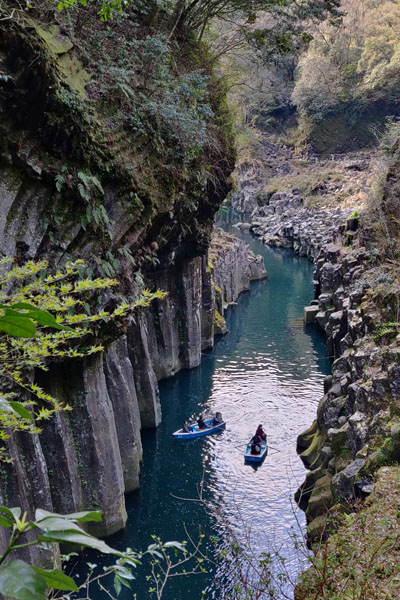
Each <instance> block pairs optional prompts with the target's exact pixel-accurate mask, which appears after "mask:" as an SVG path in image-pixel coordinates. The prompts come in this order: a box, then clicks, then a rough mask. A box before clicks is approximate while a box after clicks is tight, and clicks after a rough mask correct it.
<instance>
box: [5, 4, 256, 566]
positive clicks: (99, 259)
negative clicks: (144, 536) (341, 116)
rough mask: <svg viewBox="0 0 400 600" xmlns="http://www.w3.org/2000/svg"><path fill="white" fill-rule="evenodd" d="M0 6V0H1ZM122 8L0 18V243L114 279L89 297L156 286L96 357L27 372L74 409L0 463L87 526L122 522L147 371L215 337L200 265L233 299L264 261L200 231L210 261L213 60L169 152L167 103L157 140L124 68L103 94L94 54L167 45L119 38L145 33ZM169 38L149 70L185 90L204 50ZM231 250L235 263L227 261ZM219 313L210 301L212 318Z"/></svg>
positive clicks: (21, 490) (111, 298) (219, 104)
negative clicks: (201, 136)
mask: <svg viewBox="0 0 400 600" xmlns="http://www.w3.org/2000/svg"><path fill="white" fill-rule="evenodd" d="M7 6H11V5H10V4H9V3H7V2H6V3H4V2H2V3H1V6H0V9H1V10H2V11H4V10H6V9H7ZM135 10H138V9H136V8H135V9H133V13H132V14H131V15H130V17H129V18H126V19H122V20H117V21H116V22H115V23H114V24H113V25H108V26H107V27H104V25H102V24H101V23H100V22H99V21H98V18H97V16H96V14H95V13H93V11H92V12H91V8H90V7H89V8H88V9H87V11H86V16H87V20H86V21H85V22H79V18H78V21H75V22H74V27H72V28H71V22H70V20H68V18H67V17H66V16H61V17H59V16H55V14H54V12H52V13H51V14H50V15H49V14H48V12H46V11H44V12H40V11H39V12H33V13H32V14H30V15H29V16H28V17H27V16H26V15H25V14H20V13H19V12H18V11H17V13H16V18H10V19H7V21H0V87H1V94H0V135H1V138H0V172H1V175H0V214H1V218H0V220H1V222H0V251H1V253H2V254H3V255H9V256H12V257H15V259H16V261H17V263H19V264H22V263H23V262H25V261H27V260H37V259H42V258H45V259H47V260H49V263H50V269H51V268H53V267H54V266H56V265H58V264H63V263H65V262H66V261H67V260H71V259H74V258H77V257H79V258H83V259H85V260H86V275H87V276H112V277H116V278H117V279H118V280H119V289H118V290H117V292H116V293H114V292H113V293H107V294H105V295H103V296H102V297H101V299H100V302H101V304H100V308H104V307H107V306H110V305H115V303H117V302H119V301H121V300H124V299H134V298H136V297H138V296H139V295H140V293H141V290H142V289H143V287H144V286H147V287H150V288H151V289H162V290H164V291H166V292H167V293H168V295H167V297H166V299H165V300H164V301H158V300H157V301H155V302H154V303H153V305H152V306H151V307H150V309H143V310H141V311H140V312H138V313H136V314H135V315H134V318H130V319H129V320H127V322H126V323H125V325H124V327H123V328H122V329H121V327H120V328H118V329H117V328H114V329H113V328H108V329H107V330H106V329H105V328H100V330H99V331H100V333H99V334H98V335H99V341H101V342H103V344H104V345H105V347H106V348H105V351H104V354H103V355H97V356H96V357H94V358H93V357H92V358H88V359H85V360H79V361H78V360H76V361H71V360H69V361H65V362H63V363H61V364H51V365H49V371H48V372H46V373H45V374H42V373H37V374H36V375H35V377H36V378H37V381H38V382H39V383H40V384H41V385H42V386H43V388H44V389H46V390H48V391H49V392H51V393H52V394H54V395H55V396H56V397H57V398H59V399H60V400H62V401H65V402H66V403H68V404H70V405H71V406H72V411H71V412H70V413H68V414H67V413H59V414H58V415H57V416H56V417H55V418H54V419H53V420H52V421H49V422H48V423H47V424H46V426H45V427H44V430H43V433H42V434H41V435H40V436H36V435H34V436H28V435H25V434H19V435H17V436H14V437H12V438H11V440H10V442H9V451H10V454H11V457H12V459H13V463H12V465H11V467H10V468H5V467H2V468H1V476H0V482H1V485H0V502H1V503H2V504H6V505H12V506H13V505H20V506H22V509H23V510H27V511H28V515H29V516H30V515H32V513H33V511H34V509H35V508H36V507H42V508H45V509H48V510H54V511H56V512H74V511H77V510H78V511H79V510H82V509H87V508H90V507H95V508H97V507H98V508H101V509H102V511H103V522H102V523H101V524H96V526H95V527H94V528H93V531H94V533H95V534H98V535H108V534H111V533H113V532H114V531H116V530H118V529H120V528H121V527H123V526H124V524H125V522H126V511H125V502H124V493H125V492H129V491H131V490H133V489H135V488H136V487H137V486H138V485H139V470H140V460H141V455H142V447H141V440H140V430H141V429H142V428H151V427H156V426H157V425H158V424H159V422H160V419H161V410H160V403H159V397H158V385H157V380H159V379H162V378H165V377H169V376H171V375H173V374H174V373H176V372H177V371H178V370H179V369H182V368H189V369H190V368H193V367H196V366H197V365H198V364H199V363H200V360H201V351H202V349H203V348H206V347H210V346H212V344H213V337H214V333H215V332H216V329H215V327H216V326H215V314H216V313H215V289H216V288H215V285H216V284H214V281H213V277H212V273H213V272H215V273H219V279H218V295H219V298H220V300H219V302H220V307H219V308H220V310H222V306H223V304H224V302H225V300H224V299H223V297H224V295H225V296H226V298H227V300H228V301H231V300H232V299H235V298H236V296H237V294H238V293H240V291H242V290H243V289H247V288H248V286H249V281H250V279H252V278H259V277H264V276H265V269H264V267H263V264H261V263H260V261H256V259H255V258H254V257H252V256H250V255H249V252H248V249H247V247H246V246H245V245H244V244H242V243H240V242H236V241H235V240H233V239H232V238H230V237H228V238H227V237H221V238H220V241H219V242H218V241H215V242H214V244H215V245H217V244H219V246H218V251H217V254H218V257H219V258H218V257H215V260H214V264H213V266H212V267H210V265H209V263H208V258H207V249H208V246H209V243H210V240H211V231H212V227H213V222H214V214H215V211H216V210H217V208H218V206H219V204H220V203H221V201H222V200H223V199H224V197H225V195H226V193H227V191H228V190H229V187H230V183H229V181H228V176H229V173H230V171H231V169H232V167H233V158H234V155H233V149H232V142H231V135H230V123H229V118H228V113H227V110H226V108H225V106H224V93H223V90H222V89H221V87H220V84H219V83H218V81H217V80H216V79H215V77H214V76H213V74H212V72H210V71H208V74H207V76H204V77H203V76H201V77H202V79H201V80H200V84H199V85H200V87H201V94H202V96H203V100H204V103H205V104H207V106H208V107H209V110H208V109H207V110H208V112H207V111H206V110H205V109H204V110H205V115H206V116H205V117H204V127H206V128H207V131H208V134H207V136H206V137H205V141H204V144H203V146H199V147H198V148H197V149H196V151H194V150H193V148H191V147H189V146H185V144H184V142H185V143H186V141H187V140H186V141H185V140H183V141H182V139H181V138H179V139H175V145H174V146H173V150H174V152H175V153H174V152H172V151H171V152H170V151H169V147H170V146H168V145H164V142H165V139H167V140H168V136H172V137H173V136H178V134H179V135H183V133H182V131H181V132H180V133H179V132H178V133H177V131H176V130H174V129H173V127H174V126H175V125H176V118H177V117H173V119H172V121H171V123H170V124H169V125H170V128H171V130H168V128H167V129H165V128H166V127H167V125H166V123H164V124H162V126H163V127H164V129H162V128H161V129H160V131H159V133H160V137H159V140H158V141H159V147H158V148H156V147H155V146H154V143H153V142H154V136H153V137H150V134H149V132H148V131H147V132H146V131H142V132H141V133H138V132H137V130H135V129H134V128H132V127H128V121H127V119H128V117H129V119H133V118H134V117H135V115H137V114H138V107H137V106H135V105H134V104H131V103H130V98H131V92H133V91H134V92H135V93H137V94H139V93H141V94H142V95H143V94H144V93H145V92H144V91H143V88H142V89H141V90H132V89H131V88H129V86H128V83H127V82H126V81H125V83H126V86H128V88H129V89H128V90H127V88H123V87H122V88H121V86H120V88H119V92H118V93H116V92H115V87H113V86H115V85H116V83H115V80H112V81H111V83H110V81H109V80H108V79H107V77H108V75H107V73H106V75H105V74H104V73H105V69H107V68H109V65H108V66H107V64H106V59H107V52H109V53H111V54H113V53H114V56H115V55H118V52H120V55H122V56H123V58H124V60H125V61H128V62H129V61H132V64H134V61H135V60H137V61H139V58H140V59H141V60H144V58H146V57H147V60H148V61H150V62H152V64H153V67H154V68H155V65H157V64H159V63H160V61H162V57H163V54H162V53H163V52H166V51H167V50H165V48H164V47H162V48H164V49H162V48H161V46H162V44H161V41H160V39H159V38H157V36H154V38H151V39H152V40H153V41H152V44H153V46H152V50H151V53H150V54H151V56H149V55H148V54H146V55H144V54H141V55H140V57H139V58H138V55H137V54H135V53H134V50H133V49H132V47H128V46H129V44H130V43H132V45H133V44H134V41H135V40H136V42H137V44H138V45H140V44H143V43H144V44H145V43H147V42H148V39H149V34H150V33H151V32H152V30H150V29H148V27H149V25H148V23H147V19H148V15H147V14H146V15H145V17H143V16H142V17H141V16H140V11H139V12H138V13H137V12H135ZM13 14H14V13H13ZM72 14H73V15H74V14H75V13H72ZM76 14H78V13H76ZM76 14H75V17H76ZM10 15H11V13H10ZM10 15H9V16H10ZM75 17H74V18H75ZM78 17H79V14H78ZM146 27H147V29H146ZM78 32H79V33H78ZM146 35H147V37H146ZM117 40H118V44H117ZM164 40H165V38H164ZM100 42H102V43H103V46H102V47H101V48H100V47H99V43H100ZM148 43H150V42H148ZM163 43H164V42H163ZM180 44H181V47H179V45H177V44H175V46H174V62H170V60H169V58H168V61H167V64H168V65H169V66H168V68H170V65H171V64H172V65H175V66H174V69H175V70H176V72H174V73H169V72H168V73H167V72H163V76H164V77H165V78H167V79H168V77H169V78H170V79H169V80H168V81H170V83H171V81H172V83H173V82H176V78H179V77H181V80H182V78H183V81H185V82H186V84H187V87H186V88H185V90H186V91H185V92H184V96H185V94H186V96H187V95H188V94H189V91H190V90H189V88H190V86H189V83H188V81H191V77H193V78H194V79H195V82H194V83H193V90H192V91H193V93H196V94H197V96H196V98H197V100H196V102H197V103H198V104H199V103H200V91H198V90H197V91H196V89H195V88H196V85H197V83H196V81H197V79H196V77H200V75H198V73H197V70H198V69H199V68H204V69H205V68H206V64H207V61H206V56H203V59H204V62H203V63H201V62H198V59H197V58H195V56H197V54H200V55H202V54H203V55H204V53H205V49H204V48H202V47H199V46H198V45H196V42H195V41H194V40H192V39H190V38H188V39H186V40H185V39H181V40H180ZM96 48H97V54H96V51H95V50H94V49H96ZM99 48H100V50H99ZM160 48H161V50H162V51H161V50H160ZM190 48H191V49H192V50H193V52H188V51H189V49H190ZM129 49H130V51H131V55H127V54H126V53H127V52H128V50H129ZM158 50H160V52H161V54H157V52H158ZM194 50H196V52H194ZM90 52H92V54H90ZM146 52H147V50H146ZM190 57H191V58H190ZM96 61H97V62H96ZM121 68H122V67H121ZM132 68H133V67H132ZM144 68H145V65H144V64H143V63H140V65H139V66H138V64H137V65H136V66H135V69H139V71H140V69H144ZM139 71H138V72H139ZM140 72H141V71H140ZM193 73H195V75H191V74H193ZM196 73H197V75H196ZM153 75H154V76H156V75H155V74H154V73H153ZM189 75H190V76H189ZM173 77H175V79H173ZM171 78H172V79H171ZM185 78H186V79H185ZM181 80H180V81H181ZM118 81H119V83H120V84H121V85H122V83H123V81H122V82H121V80H118ZM106 83H107V85H109V88H107V90H106V91H105V86H106ZM172 83H171V86H172ZM182 85H183V84H182ZM172 87H173V86H172ZM121 89H122V90H124V89H125V92H126V93H125V94H124V93H123V92H121ZM110 90H111V91H110ZM188 90H189V91H188ZM111 92H113V93H111ZM154 93H155V92H154ZM107 94H108V95H107ZM186 96H185V98H186ZM175 100H176V99H175ZM179 101H181V100H179ZM176 102H178V101H177V100H176ZM182 102H183V101H182ZM185 102H186V101H185ZM177 106H178V104H176V105H175V109H176V110H177ZM179 106H180V107H181V110H182V111H184V110H189V108H190V106H189V107H188V105H187V104H185V103H184V102H183V104H182V103H181V104H179ZM199 110H200V109H199ZM123 115H125V116H126V119H125V117H124V118H122V117H123ZM186 116H187V115H186ZM174 119H175V120H174ZM146 123H147V125H148V126H150V125H151V126H152V127H156V124H155V123H154V122H152V124H151V123H150V122H149V121H147V122H146ZM149 123H150V125H149ZM195 125H196V123H195ZM160 127H161V126H160ZM153 133H154V132H153ZM162 135H163V136H164V138H165V139H164V141H163V139H162ZM168 141H169V144H171V139H169V140H168ZM221 249H222V250H223V251H222V252H221ZM222 257H226V264H225V263H224V259H223V258H222ZM249 261H250V263H251V265H255V266H254V267H253V266H249V264H250V263H249ZM230 264H235V265H236V267H237V271H236V272H235V273H233V274H231V275H228V274H227V273H226V272H225V270H226V268H229V265H230ZM242 271H243V273H244V275H243V274H242ZM224 278H225V279H224ZM236 279H237V281H236ZM225 280H226V281H228V280H229V284H228V283H227V284H226V285H225V283H224V281H225ZM221 320H223V317H222V315H220V317H219V321H218V323H219V325H221ZM3 541H4V540H3ZM31 558H33V559H34V560H39V559H40V557H38V556H37V555H33V556H32V555H31Z"/></svg>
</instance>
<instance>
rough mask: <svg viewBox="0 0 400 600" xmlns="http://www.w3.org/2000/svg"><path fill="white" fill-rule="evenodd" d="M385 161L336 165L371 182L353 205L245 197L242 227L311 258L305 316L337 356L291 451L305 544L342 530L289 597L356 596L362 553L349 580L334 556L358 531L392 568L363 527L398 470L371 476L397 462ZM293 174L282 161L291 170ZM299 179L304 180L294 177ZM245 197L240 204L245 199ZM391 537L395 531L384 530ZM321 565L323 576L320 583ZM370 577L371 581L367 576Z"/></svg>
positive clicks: (294, 193)
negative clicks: (302, 474) (301, 477)
mask: <svg viewBox="0 0 400 600" xmlns="http://www.w3.org/2000/svg"><path fill="white" fill-rule="evenodd" d="M286 161H287V159H286ZM305 162H306V161H305ZM329 162H330V164H331V170H332V168H335V169H336V167H337V165H335V163H334V161H329ZM384 162H385V161H384V160H383V158H382V157H381V158H379V157H378V158H377V160H376V162H375V163H374V161H365V159H364V158H363V157H359V158H358V159H356V157H355V156H354V155H353V156H352V157H351V158H348V159H344V160H343V159H342V160H341V163H342V165H343V167H344V168H345V169H349V171H350V172H353V173H355V174H356V175H355V178H354V181H357V180H359V177H360V175H359V174H360V172H363V171H364V173H365V174H364V180H365V181H366V182H367V181H369V184H368V185H369V187H370V189H369V198H368V202H364V203H360V202H359V203H357V204H353V203H351V198H349V197H346V194H345V195H344V196H343V191H344V190H343V188H341V189H338V190H336V197H337V202H336V203H335V202H334V203H332V202H329V205H328V206H325V207H321V206H320V203H319V202H318V203H315V204H314V206H313V207H310V206H306V204H307V203H306V202H305V197H304V193H302V192H301V190H298V189H289V190H286V191H277V192H274V193H272V195H271V194H266V195H265V194H264V195H261V198H260V195H257V194H254V195H253V203H254V202H256V204H257V206H255V207H254V208H253V209H252V212H251V216H250V219H249V223H248V224H245V225H243V227H246V228H247V227H249V228H250V230H252V231H253V232H254V234H255V235H258V236H259V237H260V238H261V239H262V241H263V242H264V243H265V244H270V245H275V246H283V247H290V248H293V249H294V251H295V252H298V253H299V254H302V255H304V256H307V257H308V258H310V259H311V260H313V261H314V263H315V267H316V269H315V273H314V300H313V302H312V304H311V306H309V307H308V308H306V312H305V318H306V321H307V322H315V323H316V325H317V326H318V327H319V328H320V329H321V330H323V331H324V332H325V335H326V339H327V347H328V354H329V355H330V356H331V357H332V359H333V360H334V362H333V367H332V374H331V375H329V376H327V377H326V378H325V382H324V396H323V397H322V399H321V400H320V403H319V406H318V410H317V417H316V420H315V421H314V422H313V423H312V425H311V426H310V427H309V429H307V430H306V431H305V432H304V433H302V434H301V435H299V437H298V442H297V449H298V452H299V455H300V458H301V459H302V460H303V462H304V464H305V466H306V467H307V468H308V469H309V473H308V475H307V477H306V480H305V481H304V482H303V484H302V485H301V486H300V487H299V489H298V491H297V493H296V500H297V502H298V503H299V505H300V507H301V508H302V509H303V510H304V511H305V513H306V517H307V523H308V526H307V532H308V539H309V540H310V541H311V542H313V543H314V544H316V543H318V544H319V543H321V541H322V540H324V539H326V538H327V536H329V535H330V534H332V533H333V532H334V531H335V529H336V528H337V527H339V529H338V533H337V534H336V535H334V536H333V537H332V538H331V539H330V540H329V542H328V543H327V545H326V546H323V547H322V549H321V550H320V552H319V553H317V555H316V559H315V562H316V564H317V563H318V565H319V567H320V568H321V570H320V571H319V570H318V568H315V565H314V567H313V568H312V569H311V570H310V571H309V572H307V574H306V575H305V576H304V577H303V578H302V583H301V585H300V586H299V588H298V589H297V592H296V598H298V599H300V598H306V597H308V595H307V593H308V594H309V593H311V592H310V590H311V591H312V590H314V592H313V593H317V592H316V590H318V589H320V590H322V589H323V591H324V594H325V595H326V594H327V595H326V597H328V598H330V597H331V595H332V594H339V595H338V597H339V598H344V597H347V596H346V593H347V592H348V590H349V589H350V586H351V589H352V590H356V592H355V593H356V597H357V598H358V597H359V598H363V597H364V596H362V593H361V590H362V589H364V588H362V586H360V573H362V572H363V567H362V561H363V559H362V553H360V554H357V552H355V553H354V557H355V556H356V555H357V556H359V557H360V558H359V561H360V562H359V563H357V560H355V565H354V569H353V571H352V574H348V573H347V574H346V570H348V569H346V564H347V561H348V560H349V554H348V553H346V552H340V551H339V550H340V547H345V546H346V544H347V545H348V547H349V548H351V547H352V546H351V544H352V543H353V542H354V538H355V537H356V536H357V535H364V533H365V536H366V539H367V540H370V541H371V548H375V549H376V552H375V554H374V555H373V556H372V555H371V561H372V563H373V565H374V569H375V568H378V569H379V568H380V567H379V564H377V563H375V562H374V559H375V558H376V560H377V561H378V559H377V556H378V555H379V556H380V555H381V549H382V548H385V549H386V550H385V551H387V552H388V556H389V557H390V560H391V561H392V562H395V561H396V555H395V549H394V548H393V547H389V546H390V544H389V546H388V544H387V539H388V535H389V534H388V533H387V531H386V533H385V532H384V531H383V532H382V533H381V535H380V534H379V536H378V538H376V535H377V531H376V530H373V529H371V528H370V529H369V531H368V532H364V530H363V532H364V533H361V531H360V527H361V525H360V523H362V521H361V519H362V518H363V517H362V515H363V514H365V518H366V519H368V518H369V517H368V515H371V514H372V515H373V514H376V515H378V514H379V513H380V512H381V513H382V514H381V516H380V518H381V519H384V518H385V515H386V516H387V518H388V521H390V520H391V517H390V514H389V512H388V510H387V509H386V508H385V506H386V505H385V506H384V503H382V501H381V498H382V489H383V487H385V486H386V487H387V486H388V485H389V484H388V483H387V482H388V481H389V482H390V481H391V482H392V484H393V490H396V489H397V484H396V482H397V477H398V476H397V474H396V473H397V470H396V469H397V467H393V470H392V471H391V472H390V473H389V471H379V469H380V467H382V465H396V464H397V463H398V462H399V460H400V436H399V433H398V432H399V431H400V423H399V417H398V410H399V407H398V399H399V397H400V383H399V382H400V361H399V357H400V354H399V346H400V336H399V325H398V321H399V317H398V307H399V297H400V289H399V278H400V272H399V268H398V265H397V261H395V260H393V259H391V258H390V256H391V252H390V251H388V249H389V250H390V248H391V247H394V245H395V243H396V241H395V238H393V240H392V242H391V241H390V237H389V235H388V231H389V226H388V223H389V222H390V219H391V217H390V216H389V217H388V216H386V212H387V211H386V210H385V199H386V206H387V205H388V203H389V201H388V199H391V200H392V202H393V192H392V187H391V184H390V179H388V183H387V185H386V189H385V192H384V198H383V200H382V198H379V199H378V197H376V196H375V194H376V191H374V190H376V188H375V186H374V185H373V184H374V181H376V178H377V175H378V174H380V176H381V177H382V176H385V174H386V172H387V162H388V161H386V170H385V168H384V167H383V166H382V164H383V163H384ZM285 164H286V163H285ZM291 168H292V167H291V165H290V161H289V171H290V170H291ZM281 169H282V167H281ZM286 170H287V168H286ZM306 170H307V168H306ZM315 175H316V170H315V161H313V160H311V161H310V165H309V173H308V175H307V177H308V180H311V179H313V178H314V177H315ZM307 177H306V176H305V174H304V173H303V180H304V179H307ZM283 179H284V181H283V184H282V185H283V186H287V177H286V176H285V175H284V177H283ZM278 180H279V177H277V176H273V185H275V184H276V182H277V181H278ZM346 185H347V184H346ZM266 186H267V188H268V186H269V187H271V186H272V184H271V180H269V183H268V181H267V182H264V189H265V187H266ZM321 188H322V189H325V191H326V190H327V188H326V182H321V185H320V189H321ZM238 193H239V196H240V194H241V197H240V198H239V199H238V200H235V195H234V196H233V204H234V206H235V202H236V203H237V204H238V205H240V203H241V202H243V193H242V192H241V191H240V190H239V192H238ZM327 193H328V192H327ZM329 194H332V189H331V190H330V191H329ZM343 199H344V203H343ZM246 202H247V205H249V198H247V199H246ZM380 202H382V205H381V208H379V207H380ZM309 203H310V198H308V204H309ZM335 204H336V205H335ZM382 206H383V208H382ZM385 227H386V229H385ZM385 240H386V241H385ZM374 490H375V491H374ZM373 491H374V493H373V494H372V495H371V497H370V499H369V500H368V502H367V504H366V507H365V509H363V510H361V513H360V517H358V516H357V513H354V515H353V516H352V517H351V519H352V523H353V524H354V527H352V529H351V531H349V532H348V534H347V533H346V524H347V523H348V521H347V519H348V518H347V517H344V516H343V511H344V512H349V511H350V512H351V511H352V510H357V511H359V510H360V508H361V507H362V504H361V505H360V504H358V503H359V502H362V499H363V498H366V497H368V496H369V495H370V494H371V492H373ZM357 523H358V526H357ZM341 524H342V527H340V525H341ZM389 529H390V527H389ZM373 531H374V532H373ZM391 531H392V534H393V531H394V530H393V528H392V530H391ZM392 534H391V535H392ZM351 536H353V540H352V538H351ZM374 537H375V540H374V539H373V538H374ZM372 542H373V543H372ZM358 549H359V548H358ZM338 552H339V558H337V562H336V563H335V565H336V566H337V568H338V569H339V571H338V573H342V574H344V580H345V585H344V584H343V583H342V584H340V581H339V576H335V574H334V571H335V569H334V568H333V567H332V564H331V562H330V561H331V557H330V555H331V553H332V554H335V556H337V554H338ZM354 557H353V558H354ZM332 560H333V559H332ZM351 560H352V559H351ZM388 560H389V559H388ZM378 562H379V561H378ZM372 563H371V564H372ZM329 565H330V571H329V568H328V567H329ZM324 566H325V567H326V568H327V570H328V571H329V577H327V578H326V581H324V582H322V583H321V573H322V570H323V567H324ZM385 569H386V568H385ZM385 569H384V570H383V571H382V572H381V574H380V576H379V577H380V579H382V580H385V578H387V583H388V585H389V588H388V589H390V590H391V593H392V591H393V589H395V588H393V585H392V583H391V579H392V577H393V576H394V575H393V571H390V569H386V570H385ZM346 577H347V579H346ZM368 581H369V583H368V585H372V583H371V582H372V581H373V578H372V579H371V578H370V579H369V580H368ZM382 585H384V584H382ZM318 586H319V587H318ZM321 586H322V587H321ZM324 586H325V587H324ZM379 589H383V588H381V587H380V588H379ZM368 590H369V588H368ZM360 593H361V595H357V594H360ZM374 593H375V592H374ZM321 594H322V592H321ZM329 594H331V595H329ZM325 595H324V596H322V595H321V596H319V595H317V597H318V598H319V597H325ZM368 597H370V596H368ZM371 597H374V598H375V597H378V595H375V596H371ZM385 597H386V596H385ZM387 597H393V596H391V595H390V594H389V596H387Z"/></svg>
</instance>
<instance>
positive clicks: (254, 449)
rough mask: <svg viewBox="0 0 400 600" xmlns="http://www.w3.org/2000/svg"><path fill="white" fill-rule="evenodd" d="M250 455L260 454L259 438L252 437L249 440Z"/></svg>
mask: <svg viewBox="0 0 400 600" xmlns="http://www.w3.org/2000/svg"><path fill="white" fill-rule="evenodd" d="M250 450H251V453H252V454H260V452H261V438H260V437H259V436H257V438H256V436H254V437H253V439H252V440H251V448H250Z"/></svg>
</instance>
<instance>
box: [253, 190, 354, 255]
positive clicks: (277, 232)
mask: <svg viewBox="0 0 400 600" xmlns="http://www.w3.org/2000/svg"><path fill="white" fill-rule="evenodd" d="M348 215H349V210H348V209H347V210H342V209H340V208H336V209H321V210H311V209H307V208H304V207H303V206H302V198H301V196H300V195H295V194H289V193H286V192H281V193H276V194H274V195H273V196H272V197H271V199H270V201H269V204H268V206H264V207H260V208H256V209H255V210H254V211H253V213H252V216H251V227H250V229H251V231H252V232H253V233H254V234H255V235H257V236H259V237H261V239H262V240H263V242H264V243H265V244H268V245H270V246H278V247H283V248H293V250H294V251H295V252H296V253H298V254H300V256H306V257H307V258H309V259H311V260H315V259H316V257H317V256H318V255H319V253H320V251H321V249H322V247H323V246H325V245H326V244H329V243H334V241H335V240H336V239H338V238H339V237H340V236H341V234H343V233H344V231H345V229H346V226H345V224H346V217H347V216H348Z"/></svg>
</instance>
